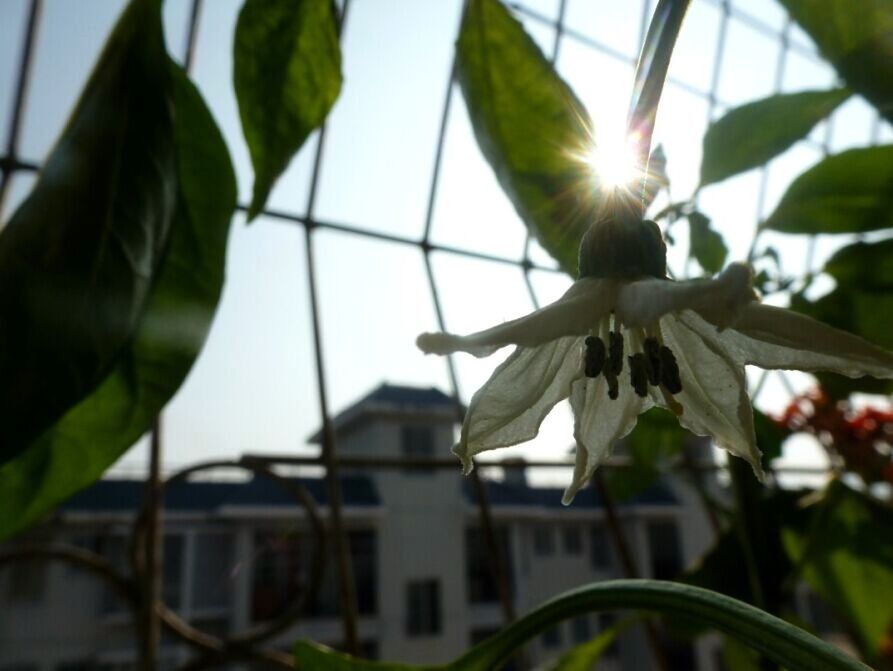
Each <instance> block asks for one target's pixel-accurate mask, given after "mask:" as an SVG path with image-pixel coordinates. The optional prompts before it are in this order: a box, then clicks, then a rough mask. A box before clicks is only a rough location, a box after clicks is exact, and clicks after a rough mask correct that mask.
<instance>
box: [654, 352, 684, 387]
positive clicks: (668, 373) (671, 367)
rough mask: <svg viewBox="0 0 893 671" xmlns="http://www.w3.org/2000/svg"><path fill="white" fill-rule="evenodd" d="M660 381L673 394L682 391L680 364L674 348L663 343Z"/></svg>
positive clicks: (660, 354) (660, 353)
mask: <svg viewBox="0 0 893 671" xmlns="http://www.w3.org/2000/svg"><path fill="white" fill-rule="evenodd" d="M659 356H660V381H661V384H662V385H663V386H664V387H666V388H667V391H668V392H670V393H671V394H678V393H679V392H681V391H682V380H681V379H680V377H679V364H677V363H676V357H675V356H674V355H673V352H672V350H671V349H670V348H669V347H667V346H666V345H661V348H660V352H659Z"/></svg>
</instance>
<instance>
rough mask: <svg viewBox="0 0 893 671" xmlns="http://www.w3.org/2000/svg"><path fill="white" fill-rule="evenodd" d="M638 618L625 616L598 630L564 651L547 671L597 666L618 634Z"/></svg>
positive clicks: (577, 670) (588, 670)
mask: <svg viewBox="0 0 893 671" xmlns="http://www.w3.org/2000/svg"><path fill="white" fill-rule="evenodd" d="M636 619H638V618H625V619H623V620H621V621H620V622H618V623H617V624H615V625H614V626H613V627H609V628H608V629H605V630H604V631H601V632H599V634H598V636H596V637H595V638H593V639H592V640H591V641H589V642H587V643H582V644H580V645H577V646H574V647H573V648H571V649H570V650H568V651H567V652H566V653H564V654H563V655H562V656H561V657H560V658H559V659H558V660H557V661H556V662H555V664H554V665H552V666H549V667H548V671H592V669H595V668H598V662H599V660H600V659H601V658H602V656H604V655H605V654H606V653H607V654H609V651H610V650H611V646H613V645H614V644H615V643H616V641H617V637H618V636H620V634H621V633H623V632H624V631H625V630H626V629H628V628H629V626H630V625H631V624H633V622H635V621H636Z"/></svg>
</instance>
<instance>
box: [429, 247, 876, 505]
mask: <svg viewBox="0 0 893 671" xmlns="http://www.w3.org/2000/svg"><path fill="white" fill-rule="evenodd" d="M617 333H619V334H621V336H622V340H621V339H620V338H617V337H616V335H615V334H617ZM612 341H614V344H613V345H612V344H611V342H612ZM620 342H622V352H620V349H619V347H618V343H620ZM417 345H418V346H419V348H420V349H422V350H423V351H424V352H426V353H434V354H448V353H451V352H456V351H464V352H469V353H471V354H473V355H475V356H478V357H481V356H487V355H489V354H491V353H492V352H494V351H495V350H497V349H498V348H500V347H503V346H505V345H516V346H517V347H516V349H515V351H514V352H512V354H511V355H510V356H509V357H508V359H506V361H505V362H504V363H503V364H502V365H500V366H499V367H498V368H497V369H496V370H495V371H494V372H493V375H492V376H491V377H490V379H489V380H488V381H487V383H486V384H485V385H484V386H483V387H481V389H479V390H478V391H477V393H476V394H475V395H474V397H473V398H472V400H471V403H470V405H469V407H468V411H467V413H466V415H465V422H464V424H463V426H462V433H461V437H460V439H459V442H458V444H457V445H456V446H455V447H454V448H453V452H454V453H455V454H456V455H457V456H458V457H459V458H460V459H461V460H462V463H463V466H464V469H465V472H466V473H467V472H469V471H470V470H471V468H472V465H473V464H472V457H473V456H474V455H476V454H478V453H480V452H483V451H485V450H492V449H496V448H499V447H506V446H509V445H515V444H517V443H521V442H524V441H527V440H530V439H532V438H534V437H535V436H536V435H537V432H538V431H539V427H540V424H541V423H542V421H543V419H544V418H545V417H546V415H547V414H548V413H549V411H550V410H551V409H552V408H553V407H554V406H555V404H557V403H558V402H559V401H562V400H563V399H565V398H568V397H570V402H571V407H572V409H573V413H574V439H575V440H576V466H575V468H574V477H573V482H571V484H570V486H569V487H568V488H567V490H566V491H565V494H564V498H563V501H564V503H570V501H571V500H572V499H573V497H574V495H575V494H576V492H577V491H578V490H579V489H580V488H581V487H582V486H583V485H584V484H585V483H586V482H587V481H588V480H589V478H590V477H591V476H592V473H593V472H594V471H595V469H596V468H597V467H598V465H599V464H600V463H601V462H603V461H604V460H605V459H606V458H607V457H608V456H609V455H610V452H611V450H612V448H613V445H614V443H615V442H616V441H617V440H619V439H620V438H622V437H623V436H625V435H627V434H628V433H629V432H630V431H632V429H633V428H634V427H635V425H636V420H637V417H638V415H639V414H640V413H642V412H645V411H646V410H648V409H649V408H651V407H652V406H654V405H659V406H662V407H665V408H668V409H669V410H671V411H672V412H674V413H675V414H676V415H677V416H678V418H679V423H680V424H681V425H682V426H684V427H685V428H686V429H688V430H689V431H692V432H693V433H695V434H698V435H702V436H712V437H713V439H714V440H715V441H716V444H717V445H719V446H720V447H723V448H725V449H726V450H728V451H729V452H731V453H732V454H734V455H736V456H739V457H742V458H743V459H746V460H747V461H748V463H750V465H751V466H752V467H753V469H754V472H755V473H756V474H757V476H758V477H762V474H763V472H762V468H761V466H760V456H761V455H760V451H759V450H758V449H757V446H756V442H755V438H754V428H753V411H752V409H751V405H750V399H749V398H748V395H747V391H746V384H745V375H744V366H745V365H746V364H754V365H757V366H760V367H762V368H767V369H796V370H802V371H819V370H827V371H834V372H837V373H842V374H843V375H847V376H850V377H858V376H862V375H872V376H874V377H880V378H893V354H891V353H890V352H887V351H886V350H883V349H881V348H879V347H876V346H874V345H872V344H871V343H869V342H867V341H865V340H863V339H862V338H859V337H856V336H853V335H850V334H848V333H845V332H843V331H839V330H837V329H834V328H831V327H830V326H827V325H826V324H822V323H820V322H818V321H816V320H814V319H810V318H809V317H806V316H803V315H800V314H797V313H795V312H791V311H789V310H784V309H781V308H777V307H771V306H768V305H762V304H760V303H759V302H757V301H756V299H755V297H754V294H753V290H752V288H751V273H750V270H749V268H747V267H746V266H744V265H741V264H733V265H731V266H729V267H728V268H727V269H726V270H725V271H724V272H723V273H722V274H721V275H719V276H718V277H717V278H715V279H702V280H691V281H685V282H674V281H671V280H667V279H659V278H657V277H653V276H652V277H647V276H646V277H640V278H638V279H618V278H616V277H608V278H605V277H584V278H582V279H579V280H577V281H576V282H575V283H574V284H573V285H572V286H571V288H570V289H569V290H568V291H567V293H565V294H564V296H562V297H561V298H560V299H559V300H557V301H555V302H554V303H552V304H550V305H547V306H546V307H544V308H542V309H540V310H536V311H535V312H533V313H531V314H529V315H527V316H525V317H521V318H520V319H515V320H513V321H510V322H506V323H504V324H501V325H499V326H494V327H493V328H490V329H487V330H485V331H481V332H479V333H474V334H471V335H466V336H457V335H452V334H449V333H424V334H422V335H420V336H419V337H418V340H417ZM612 348H613V350H614V351H613V356H612V352H611V350H612ZM618 354H619V356H618ZM587 369H588V370H587Z"/></svg>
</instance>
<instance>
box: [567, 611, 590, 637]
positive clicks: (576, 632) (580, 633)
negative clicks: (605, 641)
mask: <svg viewBox="0 0 893 671" xmlns="http://www.w3.org/2000/svg"><path fill="white" fill-rule="evenodd" d="M571 630H572V632H573V636H574V643H586V642H587V641H588V640H589V639H590V638H592V627H591V626H590V624H589V616H588V615H581V616H580V617H577V618H574V620H573V621H572V622H571Z"/></svg>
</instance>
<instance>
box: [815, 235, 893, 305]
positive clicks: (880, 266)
mask: <svg viewBox="0 0 893 671" xmlns="http://www.w3.org/2000/svg"><path fill="white" fill-rule="evenodd" d="M824 270H825V272H826V273H828V274H829V275H831V276H832V277H833V278H834V279H835V280H837V284H838V286H843V287H845V288H847V289H858V290H860V291H866V292H873V291H878V292H886V291H893V239H888V240H883V241H881V242H872V243H869V242H857V243H855V244H852V245H848V246H846V247H843V248H841V249H840V250H838V251H837V252H836V253H835V254H834V256H832V257H831V258H830V259H828V262H827V263H825V268H824Z"/></svg>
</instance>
